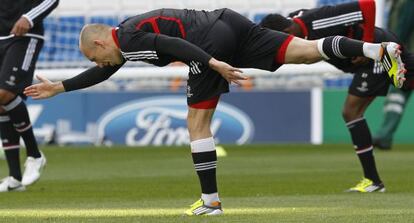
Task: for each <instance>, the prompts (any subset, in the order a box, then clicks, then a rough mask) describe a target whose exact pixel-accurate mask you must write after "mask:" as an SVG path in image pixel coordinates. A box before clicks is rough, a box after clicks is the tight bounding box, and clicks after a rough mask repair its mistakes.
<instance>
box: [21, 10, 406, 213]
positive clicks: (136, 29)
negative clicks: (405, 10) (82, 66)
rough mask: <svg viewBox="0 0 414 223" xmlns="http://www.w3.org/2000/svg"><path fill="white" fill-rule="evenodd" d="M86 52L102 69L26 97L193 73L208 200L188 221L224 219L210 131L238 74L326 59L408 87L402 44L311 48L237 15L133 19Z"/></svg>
mask: <svg viewBox="0 0 414 223" xmlns="http://www.w3.org/2000/svg"><path fill="white" fill-rule="evenodd" d="M80 50H81V51H82V52H83V54H84V55H85V56H86V57H87V58H89V59H90V60H91V61H94V62H95V63H96V64H97V66H96V67H93V68H90V69H88V70H86V71H84V72H83V73H81V74H79V75H77V76H76V77H73V78H71V79H67V80H64V81H62V82H56V83H52V82H50V81H48V80H47V79H44V78H40V80H41V81H42V82H41V83H39V84H35V85H32V86H30V87H28V88H26V89H25V94H27V95H28V96H31V97H33V98H34V99H41V98H47V97H51V96H54V95H56V94H58V93H61V92H64V91H73V90H77V89H81V88H86V87H89V86H92V85H94V84H97V83H100V82H102V81H104V80H106V79H107V78H109V77H110V76H111V75H112V74H114V73H115V72H116V71H117V70H118V69H119V68H120V67H121V66H122V65H123V64H124V63H125V62H126V61H145V62H148V63H151V64H154V65H157V66H165V65H167V64H169V63H171V62H173V61H182V62H184V63H186V64H187V65H188V66H189V67H190V69H189V71H190V72H189V79H188V86H187V102H188V116H187V125H188V130H189V133H190V141H191V143H190V147H191V153H192V157H193V162H194V167H195V170H196V172H197V174H198V177H199V180H200V185H201V199H200V200H198V201H197V202H195V203H194V204H193V205H192V206H191V208H190V209H189V210H187V211H186V214H188V215H216V214H221V213H223V210H222V207H221V202H220V199H219V195H218V189H217V183H216V167H217V156H216V151H215V145H214V139H213V136H212V134H211V131H210V123H211V119H212V116H213V113H214V111H215V108H216V106H217V103H218V101H219V98H220V95H221V94H223V93H226V92H228V91H229V83H231V82H234V83H239V81H240V80H244V79H246V77H244V76H243V75H242V74H241V71H240V70H239V69H238V68H259V69H263V70H268V71H275V70H277V69H278V68H279V67H280V66H282V64H285V63H314V62H316V61H320V60H321V59H322V58H323V57H324V56H329V57H331V58H332V57H334V58H335V57H339V56H341V57H354V56H367V57H370V58H372V59H375V60H384V62H385V63H389V64H390V65H392V67H393V68H395V70H391V69H390V72H391V73H392V74H393V75H396V76H398V77H397V78H398V81H401V83H402V82H403V81H404V80H405V79H404V77H403V76H401V75H400V73H401V72H402V71H403V69H404V67H403V64H401V63H399V62H398V61H399V60H400V57H399V53H400V51H399V50H398V45H397V44H394V43H392V44H387V45H383V46H382V45H381V44H371V43H364V42H361V41H356V40H351V39H348V38H345V37H329V38H326V39H322V40H318V41H308V40H303V39H300V38H296V37H293V36H291V35H287V34H284V33H280V32H276V31H272V30H269V29H264V28H261V27H260V26H258V25H255V24H254V23H252V22H251V21H250V20H248V19H246V18H245V17H243V16H242V15H240V14H238V13H236V12H234V11H232V10H230V9H219V10H215V11H211V12H207V11H195V10H176V9H160V10H155V11H151V12H148V13H144V14H141V15H137V16H135V17H131V18H128V19H127V20H125V21H124V22H122V23H121V24H120V25H119V26H118V27H116V28H112V27H109V26H106V25H100V24H92V25H86V26H85V27H84V28H83V29H82V31H81V34H80ZM385 60H386V61H385ZM233 66H234V67H233ZM236 67H238V68H236Z"/></svg>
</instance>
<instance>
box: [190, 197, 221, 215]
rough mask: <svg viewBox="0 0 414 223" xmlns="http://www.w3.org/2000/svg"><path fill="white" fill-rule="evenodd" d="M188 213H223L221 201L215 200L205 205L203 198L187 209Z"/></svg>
mask: <svg viewBox="0 0 414 223" xmlns="http://www.w3.org/2000/svg"><path fill="white" fill-rule="evenodd" d="M185 214H186V215H189V216H191V215H220V214H223V210H222V209H221V203H220V202H213V203H212V204H211V205H205V204H204V201H203V200H202V199H200V200H198V201H196V202H195V203H194V204H192V205H191V206H190V209H188V210H187V211H185Z"/></svg>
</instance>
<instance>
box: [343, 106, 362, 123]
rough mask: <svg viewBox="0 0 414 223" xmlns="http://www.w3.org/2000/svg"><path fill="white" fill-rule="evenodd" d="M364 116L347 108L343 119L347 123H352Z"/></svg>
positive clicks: (344, 110)
mask: <svg viewBox="0 0 414 223" xmlns="http://www.w3.org/2000/svg"><path fill="white" fill-rule="evenodd" d="M361 116H362V115H361V114H359V112H358V111H357V110H356V109H353V108H351V107H349V106H345V107H344V108H343V110H342V118H343V119H344V121H345V122H350V121H352V120H355V119H357V118H360V117H361Z"/></svg>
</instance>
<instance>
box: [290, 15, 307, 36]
mask: <svg viewBox="0 0 414 223" xmlns="http://www.w3.org/2000/svg"><path fill="white" fill-rule="evenodd" d="M293 22H295V23H296V24H298V25H299V27H300V29H301V30H302V34H303V38H305V39H307V38H308V35H309V32H308V28H307V27H306V25H305V23H304V22H303V20H302V19H300V18H293Z"/></svg>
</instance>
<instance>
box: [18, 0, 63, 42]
mask: <svg viewBox="0 0 414 223" xmlns="http://www.w3.org/2000/svg"><path fill="white" fill-rule="evenodd" d="M58 3H59V0H44V1H42V2H41V3H40V4H39V5H37V6H36V7H34V8H32V9H31V10H30V11H29V12H27V13H25V14H23V15H22V16H21V17H20V19H19V20H17V21H16V23H15V24H14V26H13V28H12V30H11V31H10V34H14V35H16V36H23V35H25V34H26V33H27V32H28V31H29V30H30V29H31V28H33V26H34V25H35V24H37V23H39V22H42V20H43V19H44V18H45V17H46V16H47V15H49V13H50V12H51V11H52V10H53V9H54V8H56V6H57V5H58Z"/></svg>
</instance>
